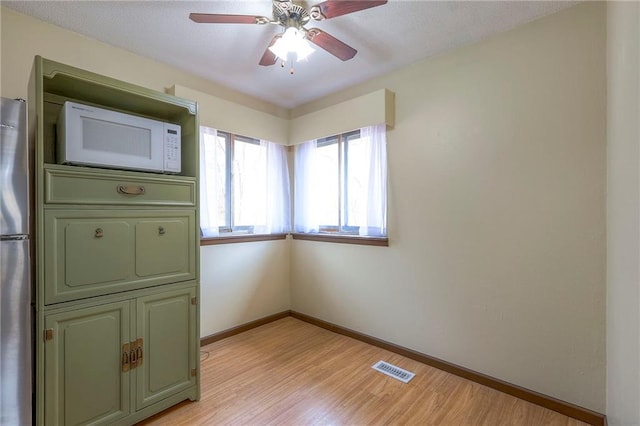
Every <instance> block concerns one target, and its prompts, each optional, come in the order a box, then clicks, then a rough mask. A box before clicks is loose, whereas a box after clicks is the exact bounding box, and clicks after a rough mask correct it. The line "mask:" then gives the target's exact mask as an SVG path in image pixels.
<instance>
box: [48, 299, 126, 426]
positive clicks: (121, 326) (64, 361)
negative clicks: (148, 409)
mask: <svg viewBox="0 0 640 426" xmlns="http://www.w3.org/2000/svg"><path fill="white" fill-rule="evenodd" d="M130 306H131V303H130V302H120V303H109V304H105V305H102V306H96V307H91V308H84V309H76V310H74V311H70V312H64V313H60V314H54V315H48V316H47V317H46V318H45V328H46V329H47V330H48V331H47V333H49V338H48V339H47V340H46V341H45V344H44V352H45V369H44V375H45V377H44V380H45V393H46V397H45V418H46V423H47V424H51V425H81V424H92V425H100V424H104V425H109V424H113V423H114V422H116V421H117V420H119V419H122V418H123V417H126V416H127V415H129V414H130V412H131V408H130V406H131V397H130V389H131V387H130V376H129V374H128V373H126V372H123V371H122V368H121V359H122V356H121V353H122V347H123V344H125V343H127V342H129V341H130V340H131V339H130V332H131V330H130V327H131V325H130V319H131V313H130Z"/></svg>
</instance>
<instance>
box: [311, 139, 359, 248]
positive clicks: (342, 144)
mask: <svg viewBox="0 0 640 426" xmlns="http://www.w3.org/2000/svg"><path fill="white" fill-rule="evenodd" d="M360 135H361V133H360V129H356V130H352V131H350V132H345V133H340V134H338V135H333V136H327V137H324V138H320V139H317V140H316V149H318V148H323V147H326V146H330V145H333V144H338V185H339V188H338V225H337V226H335V225H319V226H318V234H323V235H336V236H345V237H350V236H360V227H359V226H349V225H347V224H348V223H349V209H348V208H346V207H345V206H348V204H349V185H348V183H349V174H348V173H349V170H348V167H347V165H348V164H349V142H350V141H351V140H353V139H360Z"/></svg>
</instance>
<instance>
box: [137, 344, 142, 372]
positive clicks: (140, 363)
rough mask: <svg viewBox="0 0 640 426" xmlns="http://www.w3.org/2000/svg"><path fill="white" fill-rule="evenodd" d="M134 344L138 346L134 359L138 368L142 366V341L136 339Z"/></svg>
mask: <svg viewBox="0 0 640 426" xmlns="http://www.w3.org/2000/svg"><path fill="white" fill-rule="evenodd" d="M136 344H137V345H138V349H137V350H136V359H137V360H138V367H140V366H141V365H142V356H143V353H142V339H138V340H137V341H136Z"/></svg>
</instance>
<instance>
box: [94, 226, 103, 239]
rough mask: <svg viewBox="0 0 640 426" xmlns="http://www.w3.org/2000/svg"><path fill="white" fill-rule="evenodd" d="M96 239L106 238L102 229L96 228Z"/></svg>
mask: <svg viewBox="0 0 640 426" xmlns="http://www.w3.org/2000/svg"><path fill="white" fill-rule="evenodd" d="M95 237H96V238H102V237H104V231H103V230H102V228H96V234H95Z"/></svg>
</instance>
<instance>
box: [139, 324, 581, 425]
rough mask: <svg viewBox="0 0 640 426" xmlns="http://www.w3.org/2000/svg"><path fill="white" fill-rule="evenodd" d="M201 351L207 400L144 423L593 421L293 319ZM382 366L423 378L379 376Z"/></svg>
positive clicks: (543, 422) (309, 423)
mask: <svg viewBox="0 0 640 426" xmlns="http://www.w3.org/2000/svg"><path fill="white" fill-rule="evenodd" d="M202 351H203V352H202V354H203V356H202V362H201V374H202V377H201V383H202V394H201V400H200V401H199V402H183V403H181V404H179V405H177V406H175V407H173V408H171V409H169V410H166V411H164V412H162V413H159V414H157V415H155V416H154V417H151V418H150V419H147V420H145V421H144V422H141V423H140V424H141V425H172V426H173V425H327V424H332V425H487V426H489V425H490V426H495V425H505V426H506V425H558V426H579V425H586V423H582V422H580V421H578V420H575V419H572V418H569V417H566V416H564V415H562V414H559V413H556V412H554V411H551V410H548V409H546V408H542V407H540V406H537V405H534V404H531V403H529V402H526V401H523V400H520V399H518V398H515V397H513V396H510V395H507V394H505V393H502V392H499V391H497V390H494V389H491V388H488V387H486V386H483V385H480V384H478V383H475V382H471V381H469V380H466V379H463V378H461V377H458V376H454V375H452V374H449V373H446V372H444V371H441V370H438V369H436V368H433V367H430V366H428V365H425V364H421V363H419V362H417V361H414V360H412V359H409V358H405V357H403V356H401V355H398V354H395V353H392V352H389V351H386V350H384V349H380V348H377V347H375V346H371V345H368V344H366V343H362V342H360V341H357V340H354V339H351V338H349V337H345V336H342V335H339V334H336V333H332V332H330V331H327V330H323V329H321V328H319V327H316V326H314V325H311V324H308V323H305V322H302V321H299V320H297V319H294V318H291V317H287V318H283V319H280V320H278V321H275V322H272V323H270V324H266V325H263V326H260V327H258V328H255V329H253V330H249V331H247V332H244V333H242V334H239V335H236V336H232V337H229V338H227V339H224V340H221V341H218V342H215V343H212V344H210V345H208V346H205V347H203V348H202ZM379 360H384V361H387V362H389V363H391V364H394V365H397V366H398V367H401V368H403V369H405V370H409V371H412V372H414V373H416V376H415V377H414V378H413V379H412V380H411V381H410V382H409V383H407V384H405V383H402V382H400V381H398V380H395V379H393V378H391V377H388V376H386V375H384V374H381V373H379V372H377V371H375V370H373V369H372V368H371V366H372V365H373V364H375V363H376V362H377V361H379Z"/></svg>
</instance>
